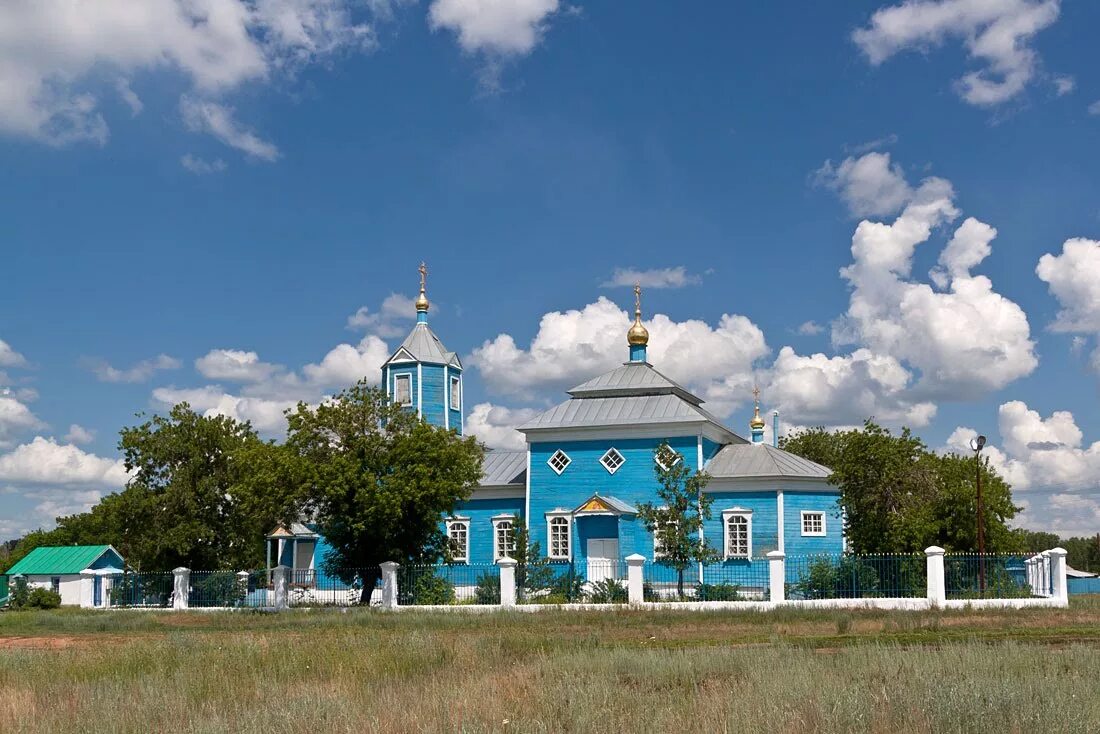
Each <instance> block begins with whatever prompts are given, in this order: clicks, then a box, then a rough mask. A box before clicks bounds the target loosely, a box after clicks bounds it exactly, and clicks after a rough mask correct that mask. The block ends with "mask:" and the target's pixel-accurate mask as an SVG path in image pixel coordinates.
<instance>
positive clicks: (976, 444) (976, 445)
mask: <svg viewBox="0 0 1100 734" xmlns="http://www.w3.org/2000/svg"><path fill="white" fill-rule="evenodd" d="M970 448H971V449H973V450H974V451H981V450H982V449H983V448H985V436H975V437H974V438H972V439H970Z"/></svg>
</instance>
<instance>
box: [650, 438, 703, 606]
mask: <svg viewBox="0 0 1100 734" xmlns="http://www.w3.org/2000/svg"><path fill="white" fill-rule="evenodd" d="M658 457H662V458H663V459H664V466H662V462H661V461H657V459H658ZM653 459H654V461H653V469H654V472H655V473H656V475H657V482H658V487H657V496H658V497H659V498H660V500H661V502H660V504H654V503H652V502H645V503H642V504H640V505H638V519H639V520H641V521H642V524H643V525H644V526H645V528H646V530H648V531H649V532H651V533H653V534H654V537H655V538H656V542H657V545H658V546H659V547H660V548H661V558H660V559H659V560H658V563H661V564H664V565H665V566H668V567H669V568H672V569H674V570H675V571H676V574H677V576H676V593H677V595H678V596H680V597H683V596H684V571H685V570H686V569H687V568H688V567H689V566H691V565H692V564H694V563H709V562H711V561H715V560H717V559H718V552H717V551H716V550H715V549H714V548H713V547H712V546H711V545H710V543H709V542H708V541H707V539H706V537H705V536H703V535H702V533H701V532H700V531H701V530H702V529H703V523H704V522H705V521H707V520H709V519H710V517H711V503H712V502H713V501H714V500H713V498H711V497H710V496H709V495H706V494H704V493H703V489H704V488H705V487H706V486H707V482H709V481H710V475H708V474H707V473H706V472H702V471H693V470H691V469H689V468H687V467H686V466H684V461H683V456H681V455H680V454H679V453H677V452H675V451H674V450H673V449H672V448H671V447H670V446H668V444H662V445H661V446H658V447H657V450H656V451H655V452H654V454H653ZM666 466H667V467H668V468H667V469H666V468H665V467H666Z"/></svg>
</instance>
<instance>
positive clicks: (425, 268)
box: [417, 262, 428, 291]
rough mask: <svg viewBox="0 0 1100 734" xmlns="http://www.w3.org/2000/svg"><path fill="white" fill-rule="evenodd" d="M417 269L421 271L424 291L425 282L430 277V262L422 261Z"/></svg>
mask: <svg viewBox="0 0 1100 734" xmlns="http://www.w3.org/2000/svg"><path fill="white" fill-rule="evenodd" d="M417 271H418V272H419V273H420V290H421V291H423V290H424V282H425V281H426V280H427V279H428V264H427V263H426V262H421V263H420V267H419V268H417Z"/></svg>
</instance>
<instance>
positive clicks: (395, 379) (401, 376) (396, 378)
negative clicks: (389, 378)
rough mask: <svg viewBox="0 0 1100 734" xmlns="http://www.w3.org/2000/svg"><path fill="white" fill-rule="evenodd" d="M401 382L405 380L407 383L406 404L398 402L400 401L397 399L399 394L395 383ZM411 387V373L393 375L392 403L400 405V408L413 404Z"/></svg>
mask: <svg viewBox="0 0 1100 734" xmlns="http://www.w3.org/2000/svg"><path fill="white" fill-rule="evenodd" d="M401 380H405V381H406V382H408V383H409V401H408V402H407V403H402V402H400V400H399V398H398V395H399V392H398V390H397V383H398V382H400V381H401ZM412 386H413V383H412V373H409V372H402V373H399V374H395V375H394V376H393V402H395V403H397V404H398V405H402V406H409V405H412V404H413V390H412Z"/></svg>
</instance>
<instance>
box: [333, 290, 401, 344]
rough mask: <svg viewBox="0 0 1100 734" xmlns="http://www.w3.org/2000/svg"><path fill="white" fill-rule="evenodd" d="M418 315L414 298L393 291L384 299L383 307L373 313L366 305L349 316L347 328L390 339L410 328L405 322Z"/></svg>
mask: <svg viewBox="0 0 1100 734" xmlns="http://www.w3.org/2000/svg"><path fill="white" fill-rule="evenodd" d="M415 316H416V304H415V302H414V301H413V299H411V298H409V297H408V296H406V295H404V294H401V293H391V294H389V295H388V296H386V298H385V300H383V301H382V308H381V309H380V310H379V311H378V312H377V313H372V312H371V310H370V309H369V308H367V307H366V306H360V307H359V309H358V310H357V311H356V312H355V313H353V314H352V315H351V316H348V323H347V328H349V329H353V330H356V331H369V332H371V333H373V334H377V335H378V336H380V337H382V338H385V339H389V338H392V337H395V336H401V335H402V334H403V333H405V331H406V329H407V328H408V327H407V325H406V324H405V323H402V322H408V321H411V320H412V319H413V318H415Z"/></svg>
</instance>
